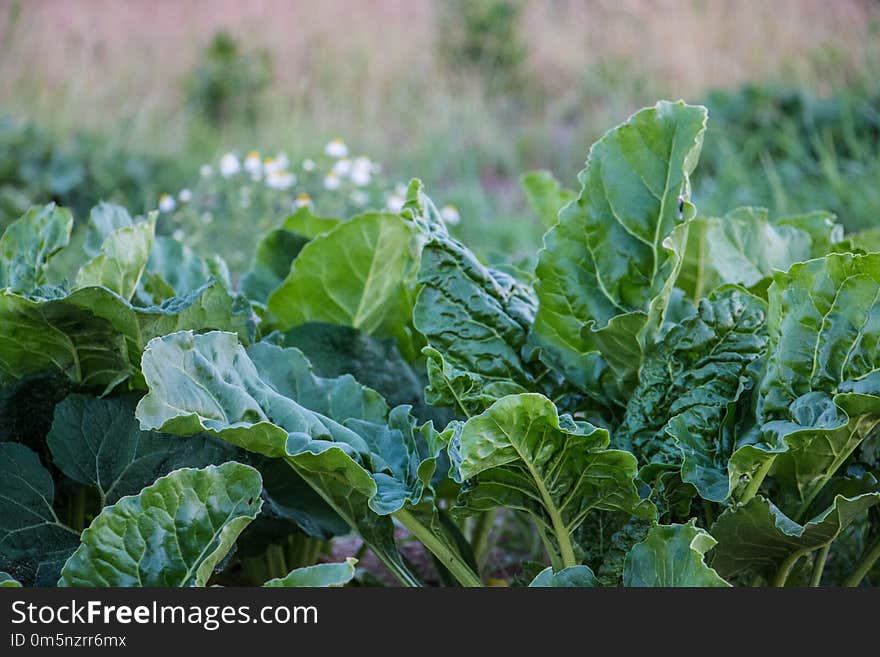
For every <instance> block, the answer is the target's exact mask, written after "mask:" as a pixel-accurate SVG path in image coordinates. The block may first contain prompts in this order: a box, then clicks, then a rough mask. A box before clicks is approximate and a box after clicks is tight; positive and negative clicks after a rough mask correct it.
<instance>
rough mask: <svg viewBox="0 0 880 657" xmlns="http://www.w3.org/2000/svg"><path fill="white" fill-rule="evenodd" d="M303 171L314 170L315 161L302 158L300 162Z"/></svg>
mask: <svg viewBox="0 0 880 657" xmlns="http://www.w3.org/2000/svg"><path fill="white" fill-rule="evenodd" d="M302 168H303V171H314V170H315V161H314V160H309V159H306V160H303V163H302Z"/></svg>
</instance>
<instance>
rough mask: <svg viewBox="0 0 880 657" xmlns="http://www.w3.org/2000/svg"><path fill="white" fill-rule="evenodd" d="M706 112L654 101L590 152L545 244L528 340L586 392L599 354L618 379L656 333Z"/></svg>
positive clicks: (680, 241) (674, 269)
mask: <svg viewBox="0 0 880 657" xmlns="http://www.w3.org/2000/svg"><path fill="white" fill-rule="evenodd" d="M705 128H706V109H705V108H703V107H693V106H688V105H685V104H684V103H680V102H679V103H668V102H660V103H658V104H657V105H656V106H654V107H652V108H648V109H645V110H642V111H640V112H638V113H637V114H635V115H633V116H632V117H631V118H630V119H629V121H627V122H626V123H624V124H623V125H621V126H619V127H617V128H615V129H613V130H611V131H610V132H608V133H607V134H606V135H605V136H604V137H603V138H602V139H601V140H600V141H598V142H597V143H596V144H595V145H593V147H592V149H591V150H590V155H589V157H588V159H587V166H586V168H585V169H584V170H583V171H582V172H581V173H580V175H579V180H580V182H581V185H582V188H581V191H580V194H579V196H578V198H577V199H576V200H575V201H574V202H573V203H571V204H569V205H567V206H566V207H565V208H564V209H563V211H562V212H561V213H560V216H559V224H558V225H556V226H555V227H554V228H553V229H551V230H550V231H549V232H548V233H547V235H546V236H545V238H544V249H543V250H542V251H541V253H540V256H539V261H538V267H537V270H536V275H537V279H538V283H537V286H536V290H537V295H538V300H539V308H538V312H537V315H536V317H535V324H534V328H533V331H532V341H533V342H534V344H535V345H536V346H537V347H539V348H540V349H541V350H542V358H543V359H544V360H545V362H547V363H548V364H549V365H551V366H553V367H554V368H556V369H557V370H558V371H560V372H562V373H563V374H565V376H566V377H567V378H568V379H569V380H571V381H572V382H573V383H575V384H576V385H578V386H580V387H581V388H582V389H584V390H585V391H586V390H587V388H588V387H589V384H590V373H591V372H593V371H595V369H596V363H595V361H596V359H597V357H598V354H600V353H601V354H602V356H604V357H605V359H606V360H607V361H608V362H609V364H610V365H611V366H612V367H613V368H614V371H615V372H616V373H617V374H618V376H619V377H620V378H624V379H626V378H628V377H631V376H632V374H633V373H634V372H635V370H636V369H637V367H638V359H639V357H640V354H641V349H642V344H643V343H644V336H643V334H644V333H645V332H646V331H647V332H651V331H653V330H655V329H657V328H659V326H660V324H661V323H662V320H663V314H664V312H665V307H666V304H667V302H668V299H669V295H670V294H671V292H672V286H673V284H674V281H675V278H676V275H677V273H678V269H679V266H680V263H681V257H682V252H683V249H684V240H685V239H686V237H687V231H686V226H682V224H686V223H687V222H688V221H689V220H690V219H692V217H693V214H694V209H693V206H691V205H690V204H689V203H688V202H687V200H688V198H689V179H688V177H689V175H690V173H691V172H692V171H693V169H694V167H695V166H696V163H697V159H698V157H699V152H700V147H701V145H702V140H703V133H704V131H705Z"/></svg>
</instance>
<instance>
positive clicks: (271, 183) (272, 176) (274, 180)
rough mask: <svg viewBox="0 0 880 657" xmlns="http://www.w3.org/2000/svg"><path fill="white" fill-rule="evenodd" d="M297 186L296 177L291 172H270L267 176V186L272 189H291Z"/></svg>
mask: <svg viewBox="0 0 880 657" xmlns="http://www.w3.org/2000/svg"><path fill="white" fill-rule="evenodd" d="M295 184H296V176H295V175H293V174H292V173H290V172H289V171H270V172H269V174H268V175H267V176H266V186H267V187H271V188H272V189H289V188H290V187H293V186H294V185H295Z"/></svg>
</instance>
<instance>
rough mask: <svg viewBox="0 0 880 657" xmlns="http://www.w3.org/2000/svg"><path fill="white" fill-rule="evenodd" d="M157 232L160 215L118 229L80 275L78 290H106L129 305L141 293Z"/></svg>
mask: <svg viewBox="0 0 880 657" xmlns="http://www.w3.org/2000/svg"><path fill="white" fill-rule="evenodd" d="M155 231H156V213H155V212H154V213H152V214H151V215H150V217H149V218H148V219H147V220H146V221H141V222H139V223H136V224H133V225H131V226H125V227H123V228H118V229H117V230H115V231H114V232H112V233H111V234H110V235H108V236H107V238H106V239H105V240H104V243H103V245H102V246H101V252H100V253H99V254H98V255H97V256H95V257H94V258H92V259H91V260H90V261H89V262H87V263H86V264H84V265H83V266H82V268H81V269H80V270H79V272H78V273H77V275H76V287H77V288H84V287H95V286H103V287H105V288H107V289H108V290H111V291H113V292H116V294H118V295H119V296H121V297H122V298H123V299H125V300H126V301H129V300H131V298H132V297H133V296H134V293H135V291H136V290H137V287H138V283H139V282H140V280H141V275H142V274H143V272H144V269H145V268H146V266H147V260H148V258H149V257H150V251H151V250H152V248H153V238H154V237H155Z"/></svg>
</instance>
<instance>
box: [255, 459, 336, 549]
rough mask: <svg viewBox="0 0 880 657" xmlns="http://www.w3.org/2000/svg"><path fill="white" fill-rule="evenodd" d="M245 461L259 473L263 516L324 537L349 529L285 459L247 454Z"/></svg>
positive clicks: (326, 538) (324, 538)
mask: <svg viewBox="0 0 880 657" xmlns="http://www.w3.org/2000/svg"><path fill="white" fill-rule="evenodd" d="M248 463H249V464H250V465H252V466H254V467H255V468H257V470H259V471H260V474H261V475H262V477H263V499H264V500H265V502H266V503H265V505H264V506H263V514H262V517H263V518H264V519H267V518H272V517H274V518H278V519H282V520H286V521H288V522H292V523H294V524H295V525H296V526H297V527H298V528H299V529H300V530H301V531H302V532H304V533H305V534H307V535H309V536H312V537H314V538H318V539H321V540H324V541H326V540H329V539H331V538H333V537H334V536H341V535H343V534H347V533H349V531H351V528H350V527H349V526H348V523H346V522H345V520H343V519H342V518H340V517H339V514H338V513H336V512H335V511H334V510H333V508H332V507H331V506H330V505H328V504H327V502H326V501H324V498H322V497H321V496H320V495H319V494H318V493H317V492H316V491H315V490H314V489H313V488H312V487H311V486H310V485H309V484H308V483H307V482H306V481H305V480H304V479H303V478H302V477H300V476H299V475H298V474H297V473H296V472H294V471H293V469H292V468H291V467H290V465H288V464H287V463H286V462H284V461H282V460H281V459H271V458H268V457H266V456H261V455H260V454H249V460H248Z"/></svg>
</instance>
